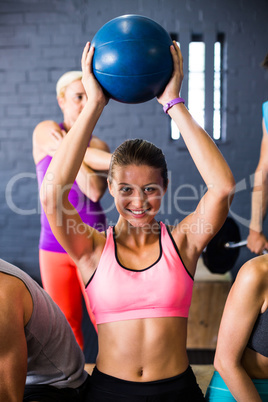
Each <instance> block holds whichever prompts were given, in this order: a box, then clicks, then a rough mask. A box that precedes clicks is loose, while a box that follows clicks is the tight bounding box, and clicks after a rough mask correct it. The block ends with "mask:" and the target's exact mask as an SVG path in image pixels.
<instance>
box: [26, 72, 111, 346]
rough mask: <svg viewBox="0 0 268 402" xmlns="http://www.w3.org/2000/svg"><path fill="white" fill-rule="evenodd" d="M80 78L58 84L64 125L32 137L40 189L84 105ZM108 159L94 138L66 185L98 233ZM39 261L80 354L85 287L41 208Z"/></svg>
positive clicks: (45, 126)
mask: <svg viewBox="0 0 268 402" xmlns="http://www.w3.org/2000/svg"><path fill="white" fill-rule="evenodd" d="M81 79H82V71H69V72H67V73H65V74H63V75H62V76H61V77H60V79H59V80H58V82H57V85H56V93H57V100H58V104H59V107H60V108H61V111H62V114H63V121H62V122H61V123H59V124H58V123H56V122H54V121H43V122H41V123H39V124H38V125H37V126H36V128H35V130H34V132H33V158H34V161H35V164H36V171H37V178H38V184H39V187H40V186H41V184H42V181H43V178H44V176H45V173H46V171H47V168H48V166H49V165H50V162H51V160H52V157H53V155H54V154H55V152H56V150H57V149H58V148H59V146H60V144H61V142H62V140H63V138H64V137H65V136H66V134H67V133H68V131H69V130H70V129H71V128H72V126H73V124H74V123H75V121H76V119H77V118H78V116H79V115H80V113H81V111H82V110H83V108H84V106H85V104H86V102H87V95H86V92H85V89H84V86H83V84H82V81H81ZM66 157H67V155H66ZM110 158H111V155H110V153H109V147H108V145H107V144H106V143H105V142H104V141H102V140H100V139H99V138H98V137H96V136H94V135H93V136H92V137H91V139H90V141H89V143H88V146H87V150H86V153H85V156H84V159H83V162H82V164H81V167H80V169H79V171H78V173H77V176H76V179H75V181H74V183H72V184H71V183H68V185H67V186H66V187H68V186H69V187H68V189H70V187H71V191H70V194H69V200H70V202H71V203H72V204H73V205H74V207H75V208H76V209H77V210H78V212H79V214H80V217H81V219H82V220H83V222H85V223H86V224H89V225H92V226H93V227H94V228H95V229H97V230H101V231H103V230H105V227H106V218H105V214H104V212H103V210H102V207H101V204H100V199H101V197H102V196H103V194H104V192H105V190H106V187H107V181H106V173H107V170H108V167H109V163H110ZM58 224H60V222H59V223H58ZM68 230H69V232H71V231H72V230H74V228H73V227H72V220H70V225H69V229H68ZM39 260H40V272H41V278H42V283H43V286H44V289H45V290H46V291H47V292H48V293H49V294H50V296H51V297H52V299H53V300H54V301H55V302H56V303H57V304H58V306H59V307H60V308H61V310H62V311H63V313H64V314H65V316H66V318H67V320H68V322H69V324H70V325H71V327H72V329H73V332H74V334H75V337H76V340H77V342H78V344H79V345H80V347H81V348H82V349H83V347H84V341H83V332H82V294H83V295H84V296H85V292H84V286H83V284H82V281H81V277H80V273H79V271H78V269H77V267H76V265H75V263H74V262H73V260H72V259H71V258H70V257H69V255H68V254H67V253H66V251H65V250H64V248H63V247H62V246H61V245H60V243H59V242H58V241H57V239H56V238H55V236H54V235H53V232H52V230H51V228H50V225H49V222H48V220H47V218H46V215H45V213H44V211H43V209H42V210H41V234H40V242H39ZM85 302H86V305H87V309H88V312H89V315H90V318H91V321H92V322H93V324H94V325H95V319H94V317H93V315H92V312H91V309H90V306H89V303H88V299H87V298H86V297H85ZM95 352H96V351H95Z"/></svg>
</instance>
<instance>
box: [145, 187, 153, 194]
mask: <svg viewBox="0 0 268 402" xmlns="http://www.w3.org/2000/svg"><path fill="white" fill-rule="evenodd" d="M144 191H145V193H151V192H152V191H154V187H145V189H144Z"/></svg>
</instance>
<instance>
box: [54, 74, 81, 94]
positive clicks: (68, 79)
mask: <svg viewBox="0 0 268 402" xmlns="http://www.w3.org/2000/svg"><path fill="white" fill-rule="evenodd" d="M81 79H82V71H67V73H64V74H63V75H62V76H61V77H60V78H59V79H58V81H57V84H56V93H57V97H58V96H64V93H65V89H66V87H67V86H68V85H70V84H71V83H72V82H74V81H77V80H81Z"/></svg>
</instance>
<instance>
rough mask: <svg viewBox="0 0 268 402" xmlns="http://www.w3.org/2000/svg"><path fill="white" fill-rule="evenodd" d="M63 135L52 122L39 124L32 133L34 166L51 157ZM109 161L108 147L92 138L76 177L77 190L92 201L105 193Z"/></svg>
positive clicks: (62, 131) (97, 199) (63, 132)
mask: <svg viewBox="0 0 268 402" xmlns="http://www.w3.org/2000/svg"><path fill="white" fill-rule="evenodd" d="M65 135H66V132H65V131H64V130H61V128H60V126H59V125H58V124H57V123H56V122H54V121H52V120H47V121H43V122H41V123H39V124H38V125H37V126H36V128H35V130H34V132H33V158H34V161H35V164H37V163H38V162H39V161H40V160H41V159H43V158H44V157H45V156H46V155H49V156H52V157H53V156H54V154H55V152H56V151H57V149H58V147H59V146H60V144H61V142H62V140H63V138H64V137H65ZM110 160H111V154H110V150H109V147H108V145H107V144H106V143H105V142H104V141H102V140H100V139H99V138H97V137H94V136H93V138H92V140H91V142H90V146H89V147H88V148H87V151H86V155H85V158H84V161H83V163H82V165H81V169H80V171H79V172H78V175H77V177H76V181H77V184H78V186H79V188H80V189H81V191H82V192H83V193H84V194H85V195H86V196H87V197H88V198H90V199H91V200H92V201H95V202H96V201H99V200H100V198H101V197H102V196H103V194H104V193H105V191H106V188H107V171H108V169H109V164H110Z"/></svg>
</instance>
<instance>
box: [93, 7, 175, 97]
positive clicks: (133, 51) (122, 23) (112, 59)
mask: <svg viewBox="0 0 268 402" xmlns="http://www.w3.org/2000/svg"><path fill="white" fill-rule="evenodd" d="M91 44H92V46H94V47H95V53H94V57H93V72H94V75H95V77H96V79H97V80H98V82H99V83H100V85H101V86H102V88H103V89H104V90H105V91H106V93H107V94H108V96H109V97H111V98H112V99H115V100H117V101H119V102H124V103H141V102H146V101H148V100H150V99H152V98H154V97H155V96H158V95H160V94H161V92H162V91H163V90H164V88H165V86H166V84H167V83H168V81H169V79H170V77H171V74H172V71H173V60H172V56H171V53H170V45H172V40H171V38H170V36H169V34H168V33H167V31H166V30H165V29H164V28H162V27H161V25H159V24H158V23H156V22H155V21H153V20H152V19H150V18H147V17H143V16H140V15H123V16H121V17H117V18H114V19H113V20H111V21H109V22H107V23H106V24H105V25H104V26H103V27H102V28H101V29H100V30H99V31H98V32H97V33H96V35H95V36H94V38H93V40H92V43H91Z"/></svg>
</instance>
